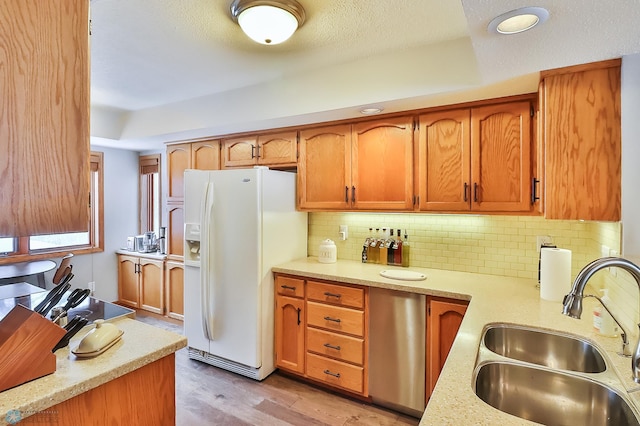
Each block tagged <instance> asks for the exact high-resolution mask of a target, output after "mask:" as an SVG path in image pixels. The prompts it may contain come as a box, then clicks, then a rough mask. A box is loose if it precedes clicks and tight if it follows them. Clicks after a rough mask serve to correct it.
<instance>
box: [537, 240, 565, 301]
mask: <svg viewBox="0 0 640 426" xmlns="http://www.w3.org/2000/svg"><path fill="white" fill-rule="evenodd" d="M570 290H571V250H566V249H559V248H543V249H542V252H541V253H540V297H541V298H542V299H544V300H551V301H553V302H561V301H562V299H563V298H564V296H565V294H568V293H569V291H570Z"/></svg>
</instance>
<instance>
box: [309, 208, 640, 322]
mask: <svg viewBox="0 0 640 426" xmlns="http://www.w3.org/2000/svg"><path fill="white" fill-rule="evenodd" d="M340 225H347V226H348V227H349V238H348V239H347V240H346V241H340V237H339V234H338V228H339V226H340ZM370 227H371V228H374V230H375V228H376V227H379V228H389V227H391V228H393V229H394V230H396V229H402V233H403V234H404V232H405V230H406V231H407V234H408V236H409V241H410V243H411V265H412V266H419V267H424V268H436V269H448V270H453V271H463V272H475V273H483V274H494V275H503V276H510V277H519V278H530V279H535V280H537V278H538V256H539V254H538V252H537V250H536V237H537V236H543V235H548V236H551V237H552V239H553V243H554V244H555V245H556V246H558V247H560V248H565V249H569V250H571V259H572V262H571V263H572V279H573V278H575V276H576V275H577V273H578V272H579V271H580V269H581V268H582V267H583V266H584V265H586V264H587V263H589V262H590V261H592V260H594V259H596V258H598V257H600V256H601V253H602V246H603V245H606V246H607V247H609V248H610V249H613V250H617V251H618V252H619V251H620V234H621V225H620V223H618V222H581V221H564V220H546V219H544V218H541V217H534V216H494V215H492V216H477V215H438V214H408V213H395V214H378V213H329V212H323V213H310V214H309V243H308V251H309V255H310V256H317V255H318V247H319V245H320V242H321V241H322V240H323V239H326V238H330V239H332V240H334V241H335V243H336V246H337V251H338V259H350V260H360V258H361V253H362V243H363V242H364V240H365V238H366V237H367V235H368V234H369V228H370ZM625 275H627V274H626V273H625V272H621V273H619V274H617V276H616V277H614V276H612V275H611V274H609V273H608V272H607V271H602V272H598V273H597V274H596V275H595V276H594V278H592V280H591V282H590V285H591V286H592V288H594V289H599V288H602V287H607V288H610V289H611V290H610V297H611V299H612V300H613V303H614V305H615V306H613V307H612V310H614V313H616V312H619V311H621V312H622V313H623V314H622V315H623V316H624V319H625V321H623V323H624V324H625V325H626V324H627V323H628V324H635V323H638V319H637V318H638V314H637V311H638V299H639V297H638V288H637V286H636V284H635V281H633V280H632V279H630V278H629V277H625ZM590 314H591V313H587V312H585V313H584V314H583V315H590ZM621 321H622V320H621Z"/></svg>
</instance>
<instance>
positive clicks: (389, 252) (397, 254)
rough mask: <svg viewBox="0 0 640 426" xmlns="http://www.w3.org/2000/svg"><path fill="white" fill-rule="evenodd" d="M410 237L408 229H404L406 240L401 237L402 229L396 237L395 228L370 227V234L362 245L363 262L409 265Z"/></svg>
mask: <svg viewBox="0 0 640 426" xmlns="http://www.w3.org/2000/svg"><path fill="white" fill-rule="evenodd" d="M410 249H411V247H410V245H409V238H408V236H407V230H406V229H405V230H404V240H402V238H401V234H400V230H399V229H398V233H397V234H396V237H394V235H393V229H388V230H387V228H382V232H381V231H380V228H376V232H375V234H374V233H373V228H369V236H368V237H367V239H366V240H364V244H363V245H362V263H379V264H381V265H395V266H409V253H410Z"/></svg>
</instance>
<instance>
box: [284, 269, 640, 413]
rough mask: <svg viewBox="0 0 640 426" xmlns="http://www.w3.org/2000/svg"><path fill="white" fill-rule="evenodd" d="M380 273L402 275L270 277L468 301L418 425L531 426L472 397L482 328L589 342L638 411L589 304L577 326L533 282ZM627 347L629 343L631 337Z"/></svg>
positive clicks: (325, 272)
mask: <svg viewBox="0 0 640 426" xmlns="http://www.w3.org/2000/svg"><path fill="white" fill-rule="evenodd" d="M383 269H405V268H401V267H394V266H387V265H376V264H363V263H360V262H356V261H349V260H339V261H338V262H336V263H330V264H326V263H319V262H318V261H317V259H316V258H312V257H310V258H304V259H299V260H295V261H292V262H288V263H285V264H281V265H278V266H276V267H274V268H272V271H273V272H278V273H284V274H291V275H298V276H304V277H307V278H315V279H323V280H330V281H339V282H343V283H350V284H359V285H365V286H370V287H380V288H387V289H392V290H400V291H409V292H415V293H421V294H427V295H433V296H441V297H448V298H452V299H459V300H469V301H470V303H469V306H468V308H467V311H466V314H465V316H464V319H463V321H462V324H461V326H460V330H459V331H458V335H457V337H456V340H455V342H454V344H453V346H452V348H451V351H450V352H449V356H448V358H447V361H446V363H445V366H444V368H443V370H442V372H441V374H440V377H439V379H438V383H437V385H436V388H435V389H434V392H433V394H432V395H431V398H430V400H429V403H428V405H427V408H426V410H425V412H424V415H423V416H422V420H421V421H420V425H445V424H464V425H495V424H501V425H519V424H534V423H533V422H529V421H527V420H523V419H520V418H518V417H515V416H511V415H509V414H506V413H503V412H501V411H498V410H497V409H494V408H493V407H491V406H489V405H488V404H486V403H484V402H483V401H482V400H480V399H479V398H478V397H477V396H476V395H475V393H474V390H473V387H472V386H473V385H472V381H473V371H474V368H475V364H476V358H477V354H478V346H479V343H480V335H481V333H482V330H483V328H484V326H485V325H486V324H488V323H494V322H498V323H513V324H523V325H531V326H536V327H542V328H546V329H550V330H560V331H563V332H566V333H571V334H576V335H579V336H582V337H584V338H586V339H588V340H590V341H592V342H595V343H596V345H597V346H598V347H600V349H601V350H602V352H603V354H605V356H606V357H607V358H608V361H609V365H610V366H612V369H613V370H614V372H615V373H616V374H617V376H618V378H619V379H620V380H621V382H620V383H621V388H620V390H622V391H623V393H624V391H625V390H626V391H633V392H631V393H629V394H628V395H627V396H628V397H629V399H630V401H631V402H632V403H633V404H634V405H635V406H636V408H638V407H640V395H639V394H640V392H636V390H638V385H637V384H635V383H634V382H633V380H632V379H631V366H630V364H631V361H630V359H629V358H623V357H621V356H619V355H617V352H618V351H619V350H620V348H621V339H620V337H603V336H600V335H598V334H596V333H595V332H594V331H593V325H592V318H591V315H590V312H591V311H592V310H593V307H594V306H595V305H594V303H595V302H594V301H593V299H585V300H584V313H583V315H582V319H580V320H577V319H573V318H569V317H568V316H565V315H562V313H561V310H562V304H561V303H560V302H550V301H546V300H542V299H541V298H540V290H539V289H538V288H536V284H537V282H536V280H530V279H519V278H510V277H501V276H494V275H483V274H473V273H465V272H454V271H445V270H438V269H426V268H413V267H411V268H408V269H410V270H412V271H416V272H421V273H423V274H425V275H426V276H427V279H426V280H424V281H400V280H395V279H389V278H384V277H382V276H380V274H379V273H380V271H381V270H383ZM630 341H631V342H632V344H633V342H635V340H634V338H633V337H631V338H630Z"/></svg>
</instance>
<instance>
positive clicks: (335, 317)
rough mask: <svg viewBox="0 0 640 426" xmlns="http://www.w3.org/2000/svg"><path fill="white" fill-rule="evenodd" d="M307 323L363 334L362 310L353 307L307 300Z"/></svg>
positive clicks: (342, 331) (356, 334)
mask: <svg viewBox="0 0 640 426" xmlns="http://www.w3.org/2000/svg"><path fill="white" fill-rule="evenodd" d="M307 325H310V326H315V327H320V328H326V329H328V330H333V331H339V332H341V333H348V334H353V335H355V336H360V337H362V336H364V312H363V311H356V310H355V309H349V308H343V307H341V306H331V305H325V304H322V303H316V302H307Z"/></svg>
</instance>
